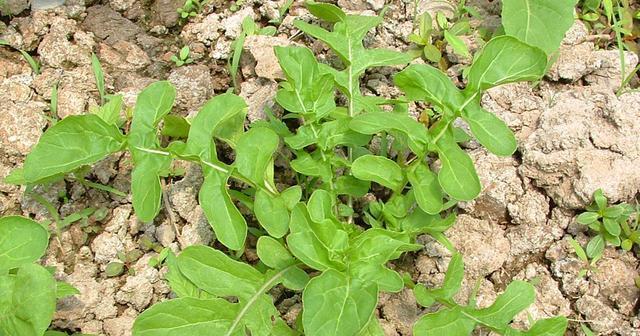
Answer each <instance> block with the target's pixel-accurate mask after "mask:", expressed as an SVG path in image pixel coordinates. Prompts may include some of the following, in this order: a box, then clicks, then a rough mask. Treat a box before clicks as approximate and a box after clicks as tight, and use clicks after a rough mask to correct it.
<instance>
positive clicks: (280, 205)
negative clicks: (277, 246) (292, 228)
mask: <svg viewBox="0 0 640 336" xmlns="http://www.w3.org/2000/svg"><path fill="white" fill-rule="evenodd" d="M253 212H254V214H255V215H256V218H257V219H258V222H260V225H262V227H263V228H265V230H267V232H268V233H269V235H271V236H273V237H276V238H281V237H283V236H284V235H285V234H287V231H289V209H288V208H287V204H286V203H285V200H284V199H283V198H282V195H271V194H269V193H268V192H267V191H265V190H264V189H258V190H257V191H256V197H255V201H254V207H253Z"/></svg>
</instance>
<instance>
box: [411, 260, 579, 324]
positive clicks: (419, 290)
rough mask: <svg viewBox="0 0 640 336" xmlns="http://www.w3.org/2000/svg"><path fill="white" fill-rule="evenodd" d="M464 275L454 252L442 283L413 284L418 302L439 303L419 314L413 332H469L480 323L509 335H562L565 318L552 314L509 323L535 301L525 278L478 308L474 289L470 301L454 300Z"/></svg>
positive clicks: (461, 262) (425, 303)
mask: <svg viewBox="0 0 640 336" xmlns="http://www.w3.org/2000/svg"><path fill="white" fill-rule="evenodd" d="M463 276H464V263H463V261H462V256H461V255H460V254H454V255H453V257H452V258H451V261H450V262H449V267H448V269H447V273H446V275H445V278H444V282H443V284H442V287H440V288H437V289H427V288H426V287H424V286H422V285H416V286H415V287H414V288H413V293H414V294H415V297H416V300H417V301H418V303H419V304H420V305H422V306H424V307H431V306H433V305H434V304H438V306H439V309H438V310H437V311H435V312H433V313H428V314H426V315H424V316H422V317H421V318H420V319H419V320H418V321H417V322H416V324H415V326H414V328H413V334H414V335H416V336H432V335H433V336H435V335H470V334H471V332H472V331H473V330H474V329H475V328H476V326H478V325H480V326H482V327H484V328H486V329H488V330H491V331H493V332H496V333H498V334H500V335H510V336H516V335H520V336H552V335H557V336H561V335H564V332H565V330H566V329H567V323H568V321H567V318H565V317H552V318H547V319H542V320H539V321H536V322H535V323H533V325H532V326H531V328H529V330H527V331H520V330H516V329H514V328H512V327H511V326H509V324H510V323H511V321H512V320H513V318H514V317H515V316H516V315H517V314H518V313H519V312H521V311H523V310H525V309H526V308H527V307H528V306H530V305H531V304H533V302H534V301H535V289H534V286H533V285H531V284H530V283H528V282H525V281H519V280H516V281H514V282H512V283H510V284H509V285H508V286H507V288H506V289H505V290H504V292H503V293H502V294H500V295H498V297H497V298H496V300H495V302H494V303H493V304H492V305H490V306H489V307H486V308H478V307H476V303H475V297H474V296H475V293H474V294H472V297H470V298H469V304H467V305H465V306H462V305H459V304H457V303H456V302H455V300H454V299H453V298H454V296H456V294H457V293H458V292H459V291H460V287H461V285H462V280H463Z"/></svg>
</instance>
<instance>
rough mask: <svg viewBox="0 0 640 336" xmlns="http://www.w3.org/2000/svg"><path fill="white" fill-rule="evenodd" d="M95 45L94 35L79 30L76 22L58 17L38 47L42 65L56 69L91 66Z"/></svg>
mask: <svg viewBox="0 0 640 336" xmlns="http://www.w3.org/2000/svg"><path fill="white" fill-rule="evenodd" d="M94 45H95V42H94V41H93V34H91V33H87V32H84V31H82V30H79V29H78V27H77V23H76V21H75V20H70V19H63V18H60V17H56V18H54V20H52V22H51V28H50V29H49V33H48V34H47V35H45V37H44V38H42V41H41V42H40V44H39V45H38V55H40V61H41V62H42V64H44V65H48V66H51V67H55V68H60V67H63V66H68V65H69V64H76V65H83V64H90V63H91V52H92V50H93V46H94Z"/></svg>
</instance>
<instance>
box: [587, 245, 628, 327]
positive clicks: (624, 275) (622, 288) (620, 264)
mask: <svg viewBox="0 0 640 336" xmlns="http://www.w3.org/2000/svg"><path fill="white" fill-rule="evenodd" d="M637 267H638V261H637V259H635V258H634V257H632V256H630V255H628V254H627V253H624V254H618V255H616V258H610V257H605V258H602V259H601V260H600V261H598V263H597V269H598V271H597V272H594V274H593V275H592V276H591V280H592V282H593V283H595V284H596V285H598V286H599V289H600V291H599V293H598V294H599V296H602V297H604V298H605V299H606V300H609V301H611V302H613V303H614V304H615V307H616V308H617V309H618V311H619V312H620V313H622V314H625V315H627V316H633V315H634V306H635V305H636V304H637V302H638V300H640V290H639V289H638V287H637V286H636V284H635V279H636V278H637V277H638V276H640V274H638V271H637Z"/></svg>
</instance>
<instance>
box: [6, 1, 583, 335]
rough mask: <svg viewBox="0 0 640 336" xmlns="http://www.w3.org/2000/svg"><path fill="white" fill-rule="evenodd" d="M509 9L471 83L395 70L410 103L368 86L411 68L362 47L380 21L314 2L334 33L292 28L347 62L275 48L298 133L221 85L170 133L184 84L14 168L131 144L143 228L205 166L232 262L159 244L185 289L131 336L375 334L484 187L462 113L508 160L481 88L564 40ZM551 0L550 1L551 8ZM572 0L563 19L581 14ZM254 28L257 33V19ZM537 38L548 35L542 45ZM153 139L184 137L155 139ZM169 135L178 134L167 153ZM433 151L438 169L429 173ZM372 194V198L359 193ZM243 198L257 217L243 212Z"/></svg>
mask: <svg viewBox="0 0 640 336" xmlns="http://www.w3.org/2000/svg"><path fill="white" fill-rule="evenodd" d="M514 2H515V0H511V1H507V0H505V10H504V12H503V20H504V24H505V31H506V32H507V34H508V35H504V36H500V37H496V38H494V39H492V40H491V41H489V42H488V43H487V44H486V46H485V47H484V48H483V50H482V51H480V52H479V53H478V54H477V55H475V58H474V62H473V64H472V65H471V67H470V69H469V74H468V83H467V87H466V88H465V89H464V90H459V89H458V88H457V87H455V85H454V84H453V83H452V82H451V81H450V80H449V78H448V77H447V76H446V75H445V74H444V73H443V72H441V71H440V70H438V69H436V68H433V67H430V66H426V65H411V66H409V67H407V68H406V69H405V70H403V71H401V72H400V73H398V74H397V75H396V76H395V78H394V81H395V83H396V85H397V86H398V87H399V88H400V89H401V90H402V91H403V92H404V93H405V95H406V96H405V97H401V98H399V99H393V100H387V99H384V98H380V97H374V96H366V95H363V94H362V92H361V90H360V78H361V77H362V76H363V75H364V74H365V72H366V71H367V70H368V69H371V68H374V67H380V66H404V65H406V64H407V63H409V62H410V61H411V59H412V58H411V57H410V56H409V55H407V54H404V53H400V52H397V51H392V50H387V49H369V48H366V47H365V46H364V44H363V40H364V38H365V36H366V34H367V33H368V32H369V31H370V30H372V29H374V28H375V27H376V26H377V25H379V24H380V23H381V22H382V20H383V18H382V17H370V16H359V15H347V14H346V13H344V12H343V11H342V10H341V9H340V8H338V7H336V6H334V5H331V4H328V3H316V2H313V1H310V2H308V3H307V8H308V9H309V11H310V12H311V13H312V14H314V15H315V16H316V17H318V18H320V19H322V20H324V21H326V22H328V23H330V24H332V25H333V28H332V29H331V30H327V29H325V28H322V27H320V26H318V25H314V24H311V23H308V22H304V21H296V22H295V23H294V25H295V26H296V27H297V28H298V29H300V30H302V31H303V32H305V33H306V34H307V35H309V36H311V37H313V38H316V39H319V40H321V41H322V42H324V43H325V44H327V45H328V46H329V48H330V49H331V50H332V51H333V52H334V53H335V54H336V56H337V57H338V58H339V59H340V61H341V63H342V64H341V65H339V66H337V67H336V68H333V67H330V66H329V65H326V64H323V63H319V62H318V61H317V59H316V58H315V56H314V55H313V53H312V52H311V50H310V49H308V48H304V47H295V46H291V47H277V48H275V53H276V56H277V58H278V61H279V63H280V66H281V67H282V69H283V71H284V73H285V76H286V80H285V81H283V82H281V83H280V89H279V90H278V91H277V93H276V101H277V102H278V104H280V105H281V106H282V107H283V109H284V110H285V113H286V114H285V116H284V117H283V118H284V119H288V120H293V122H294V126H293V127H292V128H289V126H288V125H287V124H285V123H284V122H283V121H282V120H279V119H275V118H270V119H269V120H268V121H263V122H259V123H254V124H253V125H251V127H250V128H249V129H245V126H244V121H245V117H246V111H247V106H246V104H245V102H244V101H243V100H242V98H240V97H238V96H236V95H234V94H231V93H227V94H223V95H219V96H216V97H214V98H212V99H210V100H209V101H208V102H207V103H205V104H204V105H203V106H202V108H201V109H200V111H199V112H198V114H197V115H196V116H195V117H194V118H193V120H191V121H185V120H180V121H178V120H173V121H172V123H174V124H176V123H177V124H179V125H182V126H181V127H179V128H177V127H174V129H176V128H177V129H179V130H178V131H176V133H173V132H169V133H167V132H164V128H165V127H166V123H161V122H162V121H165V122H166V121H167V120H170V119H171V118H168V116H169V113H170V111H171V109H172V106H173V102H174V99H175V95H176V92H175V89H174V88H173V87H172V86H171V84H169V83H168V82H164V81H161V82H157V83H154V84H151V85H150V86H148V87H147V88H146V89H144V90H143V91H142V92H141V93H140V94H139V96H138V99H137V102H136V105H135V108H134V110H133V117H132V120H131V122H130V125H129V127H128V131H127V132H126V134H125V133H123V132H122V130H121V126H123V125H122V124H121V123H119V122H118V121H117V120H116V119H115V118H113V116H112V115H109V114H102V113H100V114H99V113H92V114H86V115H80V116H70V117H67V118H65V119H64V120H62V121H60V122H58V123H57V124H56V125H54V126H52V127H50V128H49V129H48V130H47V131H46V132H45V133H44V135H43V136H42V138H41V140H40V142H39V143H38V144H37V145H36V146H35V147H34V149H33V151H32V152H31V153H30V154H29V155H28V156H27V158H26V160H25V164H24V167H23V168H22V170H19V171H17V172H16V173H15V174H14V176H20V177H21V179H22V180H21V181H23V182H24V183H27V184H36V183H45V182H48V181H52V180H54V179H59V178H63V177H64V176H65V174H68V173H73V174H74V175H75V174H76V173H77V172H78V171H79V170H82V169H85V168H84V167H85V166H90V165H92V164H94V163H95V162H97V161H99V160H101V159H103V158H105V157H106V156H108V155H110V154H112V153H115V152H119V151H125V150H126V151H129V152H130V153H131V156H132V159H133V160H132V161H133V172H132V174H131V193H132V201H133V207H134V210H135V213H136V215H137V217H138V219H140V220H142V221H146V222H148V221H152V220H153V219H154V218H155V217H156V216H157V215H158V213H159V212H160V210H161V205H162V194H163V192H162V185H163V183H162V179H163V178H164V177H166V176H167V175H168V174H170V167H171V163H172V162H173V160H177V159H180V160H186V161H191V162H193V163H196V164H198V165H200V166H201V168H202V171H203V175H204V182H203V184H202V186H201V188H200V191H199V202H200V206H201V207H202V209H203V212H204V214H205V216H206V218H207V219H208V221H209V223H210V224H211V226H212V229H213V231H214V232H215V234H216V237H217V240H218V241H219V243H220V244H221V245H223V246H224V248H226V249H228V250H229V251H231V252H232V253H231V255H232V256H233V257H232V256H230V255H228V254H226V253H225V252H224V251H225V249H214V248H212V247H207V246H192V247H188V248H186V249H185V250H184V251H182V252H181V253H180V254H179V255H177V256H175V255H173V254H172V253H169V251H167V252H164V253H163V255H161V256H159V257H158V259H156V260H154V261H153V262H154V263H155V264H156V265H158V264H159V263H161V262H164V263H166V265H167V266H168V267H169V270H170V271H169V274H168V275H167V279H168V281H169V283H170V285H171V287H172V289H173V291H174V292H175V293H176V295H177V298H175V299H172V300H168V301H165V302H162V303H159V304H156V305H154V306H153V307H151V308H150V309H148V310H147V311H145V312H144V313H143V314H142V315H140V316H139V317H138V319H137V321H136V322H135V324H134V330H133V333H134V335H147V336H153V335H166V334H169V333H170V334H171V335H177V336H179V335H194V334H215V335H234V336H235V335H245V334H246V333H247V332H249V333H250V334H251V335H299V334H300V333H303V332H304V334H305V335H309V336H315V335H323V336H324V335H360V336H364V335H381V334H382V331H381V328H380V326H379V325H378V320H377V319H376V318H373V313H374V311H375V308H376V305H377V300H378V294H379V293H380V292H381V291H384V292H398V291H400V290H402V289H403V288H404V280H403V278H402V277H401V276H400V275H399V274H398V273H397V272H396V271H394V270H392V269H391V268H389V267H388V265H387V264H388V262H389V261H391V260H394V259H397V258H399V257H400V256H401V255H402V254H403V253H404V252H409V251H415V250H418V249H420V248H421V247H422V246H421V245H419V244H415V238H416V236H417V235H419V234H430V235H432V236H433V237H434V238H435V239H437V240H438V241H439V242H441V243H442V244H444V245H445V246H447V247H448V248H449V249H451V250H453V249H454V248H453V246H452V244H451V243H450V242H449V241H448V240H447V238H446V237H445V236H444V234H443V232H444V231H446V230H447V229H448V228H449V227H450V226H451V225H453V223H454V222H455V214H454V213H452V212H451V211H449V209H451V208H452V207H453V206H454V205H455V204H456V203H457V202H458V201H461V200H471V199H473V198H475V197H476V196H477V195H478V194H479V192H480V189H481V186H480V182H479V179H478V176H477V174H476V172H475V168H474V166H473V162H472V160H471V158H470V157H469V156H468V155H467V154H466V152H464V151H463V150H462V149H461V147H460V145H459V142H463V141H466V140H468V139H469V138H470V136H469V135H467V134H466V133H465V131H464V130H462V129H461V128H459V127H456V126H454V121H455V120H456V119H457V118H462V119H463V120H464V121H466V122H467V123H468V124H469V126H470V129H471V133H472V134H473V135H474V136H475V137H476V138H477V139H478V141H479V142H480V143H481V144H483V145H484V146H485V147H486V148H487V149H488V150H489V151H491V152H493V153H495V154H498V155H507V156H508V155H511V154H513V152H514V151H515V150H516V141H515V137H514V136H513V134H512V133H511V131H510V130H509V128H508V127H507V126H506V125H505V124H504V122H502V121H501V120H500V119H498V118H497V117H496V116H494V115H493V114H492V113H490V112H488V111H485V110H484V109H483V108H482V107H481V106H480V96H481V94H482V92H484V91H485V90H487V89H488V88H490V87H493V86H496V85H501V84H505V83H511V82H516V81H527V80H538V79H539V78H540V77H541V76H542V75H543V74H544V72H545V69H546V67H547V60H548V58H549V54H550V53H547V52H546V50H543V49H541V48H543V47H549V44H548V43H549V40H550V39H555V40H557V44H558V45H559V43H560V42H559V41H560V39H561V36H560V37H557V35H562V34H564V31H565V30H566V29H565V28H568V26H567V27H564V26H562V25H560V26H559V25H557V24H556V25H550V26H549V27H542V28H540V27H535V28H536V29H544V31H543V32H533V31H529V30H528V29H533V28H534V27H533V26H531V27H526V29H524V30H522V27H521V26H517V25H516V23H517V22H524V21H522V20H520V21H518V20H519V19H521V18H519V19H518V20H516V19H514V18H513V16H514V15H521V14H522V13H521V10H519V11H517V13H514V12H513V7H511V11H509V10H508V8H509V7H508V6H507V4H508V3H514ZM547 2H549V3H553V4H555V3H556V1H551V0H546V1H541V3H547ZM566 3H567V4H568V7H567V8H565V7H562V8H560V9H561V11H560V12H559V13H565V12H571V11H572V6H573V5H572V4H571V3H569V2H566ZM522 8H525V7H524V6H521V7H520V9H522ZM541 8H542V9H545V10H548V8H545V7H541ZM555 9H557V8H555ZM533 10H540V8H537V7H536V8H533ZM528 15H531V16H539V15H540V12H534V13H528ZM563 19H564V18H563ZM510 20H511V21H510ZM245 21H246V20H245ZM531 21H533V20H531ZM565 21H566V20H565ZM569 21H571V19H569ZM251 22H252V21H251ZM536 22H537V21H536ZM245 26H246V27H243V29H245V30H246V31H247V32H251V31H252V28H251V27H252V26H251V25H250V24H249V23H248V21H247V23H245ZM254 28H255V27H254ZM253 32H255V29H254V30H253ZM536 34H546V35H548V36H551V37H547V38H545V39H544V40H541V41H540V40H536V36H537V35H536ZM243 36H244V35H243ZM556 48H557V46H556ZM551 51H553V50H551ZM336 91H337V92H338V93H337V94H336ZM336 101H340V102H343V103H341V104H337V103H336ZM415 101H425V102H427V103H429V104H430V105H431V107H432V109H433V110H434V111H435V112H434V114H433V116H432V117H431V118H430V120H429V123H428V125H426V127H425V125H424V124H422V123H420V122H418V121H416V120H414V119H413V118H411V117H410V116H409V114H408V105H409V104H410V103H413V102H415ZM109 103H110V102H109ZM163 124H164V126H163ZM125 128H126V127H125ZM161 128H162V130H160V129H161ZM159 134H179V135H177V136H169V139H167V138H163V139H161V138H160V137H159V136H158V135H159ZM161 140H162V141H161ZM167 140H173V141H170V143H169V144H168V145H167V146H164V145H163V144H166V143H167ZM217 142H224V143H226V145H227V146H228V147H229V148H231V150H232V151H233V152H234V154H235V155H233V157H234V158H235V159H234V161H233V162H232V163H227V162H226V161H225V162H223V161H222V160H220V159H219V158H218V154H217V146H216V143H217ZM376 144H380V145H376ZM61 148H63V149H64V150H61ZM290 154H291V155H290ZM276 155H281V156H282V157H284V158H287V160H286V161H288V162H289V165H290V167H291V168H292V170H293V172H295V179H296V183H295V184H293V185H290V186H287V182H288V181H283V180H281V179H276V174H275V172H276V168H275V167H274V161H275V157H276ZM289 157H291V158H292V159H288V158H289ZM438 160H439V162H440V169H439V170H436V169H433V168H432V167H434V166H435V165H436V161H438ZM14 180H19V179H17V178H14ZM231 180H233V183H232V182H230V181H231ZM366 194H370V195H372V196H373V199H371V198H370V199H371V200H369V201H365V200H364V199H363V196H364V195H366ZM238 203H240V204H242V206H243V207H245V208H246V210H249V211H250V212H251V213H252V214H253V217H254V218H255V221H251V220H249V221H248V220H247V219H251V218H250V217H248V216H244V215H243V213H242V212H241V211H240V209H239V207H238V205H237V204H238ZM248 234H251V235H253V236H255V237H257V238H258V239H257V246H256V249H257V254H258V257H259V259H260V262H259V263H258V264H257V265H250V264H248V263H245V262H242V261H241V256H242V253H243V252H244V250H245V245H246V241H247V236H248ZM278 285H282V286H284V287H286V288H288V289H290V290H293V291H302V303H303V310H302V315H301V319H300V324H299V325H298V326H296V327H295V328H292V327H290V326H288V325H287V324H286V323H284V322H283V320H282V318H281V317H280V315H279V313H278V311H277V310H276V308H275V306H274V302H273V298H271V297H270V296H269V292H270V290H271V289H272V288H273V287H275V286H278ZM501 321H502V320H501ZM507 322H508V321H507ZM424 326H425V325H424V323H423V324H422V325H421V327H424ZM489 326H490V327H491V324H490V325H489ZM554 335H555V334H554Z"/></svg>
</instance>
